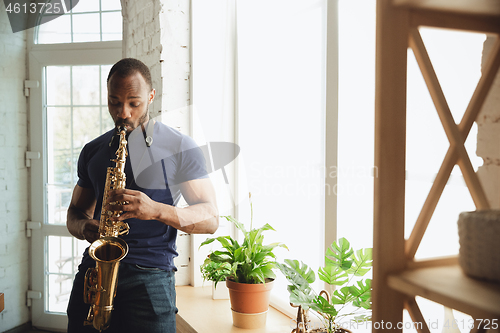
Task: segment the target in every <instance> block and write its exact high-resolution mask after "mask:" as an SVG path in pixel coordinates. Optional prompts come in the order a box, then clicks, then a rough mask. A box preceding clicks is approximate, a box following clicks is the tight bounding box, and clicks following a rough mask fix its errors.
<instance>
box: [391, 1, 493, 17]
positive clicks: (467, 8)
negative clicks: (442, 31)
mask: <svg viewBox="0 0 500 333" xmlns="http://www.w3.org/2000/svg"><path fill="white" fill-rule="evenodd" d="M393 3H394V5H396V6H406V7H410V8H415V9H425V10H432V11H442V12H448V13H457V14H471V15H479V16H497V17H500V2H499V1H498V0H394V2H393Z"/></svg>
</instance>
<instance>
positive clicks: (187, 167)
mask: <svg viewBox="0 0 500 333" xmlns="http://www.w3.org/2000/svg"><path fill="white" fill-rule="evenodd" d="M107 87H108V109H109V113H110V115H111V117H112V118H113V121H114V123H115V125H116V126H117V127H118V126H125V128H126V130H127V134H128V139H129V140H128V149H129V158H127V162H126V166H125V173H126V176H127V185H126V188H125V189H121V190H115V191H111V193H110V197H109V200H108V203H109V202H120V203H122V204H119V205H107V204H106V203H105V209H106V210H117V211H123V213H122V214H121V215H120V216H119V217H117V218H115V220H117V221H126V222H127V223H128V224H129V225H130V233H129V234H128V235H126V236H122V237H121V238H123V239H124V240H125V241H126V242H127V243H128V245H129V253H128V255H127V256H126V257H125V258H124V259H123V260H122V261H121V263H120V268H119V277H118V288H117V293H116V297H115V300H114V310H113V313H112V316H111V325H110V327H109V328H108V329H107V330H106V332H109V333H111V332H120V333H122V332H148V333H154V332H175V313H176V312H177V308H176V307H175V288H174V286H175V283H174V271H175V266H174V264H173V258H174V257H175V256H176V255H177V253H176V251H175V239H176V234H177V230H182V231H184V232H187V233H214V232H215V231H216V230H217V228H218V211H217V205H216V201H215V193H214V189H213V187H212V184H211V182H210V180H209V178H208V177H207V173H206V168H205V164H204V163H205V161H204V159H203V154H202V153H201V150H200V149H199V148H198V147H197V146H196V144H195V143H194V141H193V140H192V139H191V138H189V137H188V136H186V135H183V134H181V133H179V132H177V131H175V130H173V129H171V128H170V127H167V126H165V125H163V124H161V123H159V122H154V120H150V118H149V111H148V107H149V104H151V102H152V101H153V99H154V96H155V90H154V89H153V88H152V83H151V74H150V72H149V69H148V68H147V66H145V65H144V64H143V63H142V62H140V61H139V60H136V59H130V58H127V59H122V60H120V61H119V62H117V63H116V64H115V65H114V66H113V67H112V68H111V70H110V73H109V75H108V85H107ZM116 134H117V133H116V130H115V129H114V130H111V131H109V132H107V133H105V134H103V135H101V136H100V137H98V138H96V139H94V140H93V141H91V142H89V143H88V144H87V145H86V146H85V147H84V148H83V150H82V152H81V154H80V158H79V161H78V177H79V179H78V183H77V185H76V186H75V188H74V191H73V196H72V199H71V204H70V207H69V209H68V216H67V227H68V230H69V232H70V233H71V234H72V235H73V236H75V237H76V238H78V239H85V240H87V241H88V242H89V243H92V242H93V241H95V240H96V239H98V238H99V233H98V228H99V219H100V214H101V207H102V197H103V190H104V185H105V184H104V183H105V178H106V168H107V167H108V166H114V164H113V162H111V161H110V160H111V159H114V158H115V152H116V150H117V147H118V141H119V140H117V139H116V138H117V137H116ZM134 147H135V148H134ZM141 147H142V148H141ZM132 148H133V149H132ZM158 157H159V158H158ZM145 160H146V161H149V162H148V163H146V165H145V164H144V161H145ZM181 194H182V196H183V197H184V199H185V200H186V202H187V203H188V205H189V206H188V207H185V208H177V207H175V204H177V202H178V200H179V197H180V195H181ZM89 267H95V262H94V261H93V260H92V259H91V258H90V257H89V255H88V252H87V251H85V254H84V256H83V259H82V263H81V264H80V266H79V271H78V273H77V275H76V277H75V281H74V284H73V290H72V293H71V297H70V301H69V304H68V332H69V333H73V332H96V331H95V330H94V329H93V328H92V326H85V327H84V326H83V322H84V320H85V319H86V316H87V313H88V309H89V305H88V304H85V303H84V302H83V283H84V282H83V281H84V275H85V272H86V270H87V268H89Z"/></svg>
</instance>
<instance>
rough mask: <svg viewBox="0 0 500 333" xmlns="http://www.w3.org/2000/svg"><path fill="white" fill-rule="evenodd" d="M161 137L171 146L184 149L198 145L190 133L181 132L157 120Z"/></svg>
mask: <svg viewBox="0 0 500 333" xmlns="http://www.w3.org/2000/svg"><path fill="white" fill-rule="evenodd" d="M157 124H158V134H159V139H160V140H161V141H163V142H168V143H169V144H170V146H173V147H176V148H178V149H181V150H184V149H186V148H192V147H197V144H196V143H195V141H194V139H193V138H191V137H190V136H189V135H187V134H184V133H182V132H180V131H179V130H176V129H174V128H172V127H170V126H168V125H166V124H164V123H162V122H157Z"/></svg>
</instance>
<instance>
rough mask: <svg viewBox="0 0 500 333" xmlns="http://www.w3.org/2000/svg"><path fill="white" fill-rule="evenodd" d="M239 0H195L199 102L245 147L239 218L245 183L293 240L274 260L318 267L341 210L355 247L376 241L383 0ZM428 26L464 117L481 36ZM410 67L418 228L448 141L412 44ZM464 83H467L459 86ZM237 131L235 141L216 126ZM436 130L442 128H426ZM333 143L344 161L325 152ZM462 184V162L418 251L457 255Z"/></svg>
mask: <svg viewBox="0 0 500 333" xmlns="http://www.w3.org/2000/svg"><path fill="white" fill-rule="evenodd" d="M231 3H232V1H225V2H219V5H218V7H217V8H215V7H214V6H208V5H206V4H205V2H204V1H194V2H193V4H194V5H193V24H194V26H193V78H194V85H193V103H194V109H195V111H196V113H197V114H199V116H200V118H201V119H202V127H204V131H205V134H207V133H208V134H209V135H210V136H211V140H213V139H219V140H221V139H224V140H234V141H233V142H236V143H238V144H239V145H240V147H241V154H240V155H241V157H242V158H241V159H240V163H239V168H238V171H239V176H240V177H239V178H238V180H239V182H237V183H236V193H239V196H238V197H237V198H238V199H239V200H238V201H237V202H236V207H237V213H238V216H239V217H240V218H241V219H242V220H244V221H247V222H248V221H249V216H250V214H249V209H248V202H247V199H246V198H247V196H246V195H245V191H251V192H252V199H253V200H252V201H253V208H254V224H257V225H261V224H264V223H270V224H271V225H273V226H274V227H275V228H276V229H277V232H276V233H269V238H268V241H282V242H285V243H286V244H287V245H288V246H289V248H290V252H285V253H280V254H279V255H280V256H279V258H278V260H282V259H284V258H297V259H300V260H303V261H305V262H306V263H308V264H309V265H310V266H312V267H313V268H314V269H317V267H318V266H319V265H321V264H322V261H323V256H324V246H325V245H327V244H325V241H324V240H325V237H324V236H325V232H327V231H326V230H328V229H327V228H326V227H325V226H327V225H328V224H329V223H334V224H335V219H336V220H337V221H336V222H337V223H336V234H337V236H338V237H346V238H348V239H349V240H350V241H351V244H352V245H353V246H354V247H355V248H361V247H371V246H372V238H373V232H372V231H373V181H374V177H377V171H378V170H377V168H376V166H374V152H373V150H374V149H373V147H374V144H373V140H374V100H375V96H374V95H375V5H376V2H375V1H372V0H339V1H320V0H318V1H310V0H303V1H300V0H296V1H244V0H242V1H237V2H236V6H235V8H233V7H232V6H231ZM327 5H328V6H336V5H338V21H336V20H334V19H333V20H332V19H331V17H329V16H327V14H326V8H327ZM232 13H233V14H232ZM231 15H234V16H231ZM215 18H217V19H215ZM214 22H217V24H214ZM257 22H258V23H257ZM337 24H338V31H336V33H338V71H337V73H338V77H339V84H338V110H337V109H336V108H333V110H334V112H335V113H336V114H337V115H338V126H337V127H336V128H335V129H334V131H338V147H337V144H336V142H334V141H332V140H327V139H326V137H327V135H328V134H331V131H332V129H331V128H329V127H328V122H327V119H328V112H331V110H332V109H331V108H329V107H328V105H327V102H326V101H327V100H328V97H330V96H329V93H330V92H329V91H328V90H327V89H326V88H325V82H328V79H331V76H333V75H336V74H332V72H330V71H327V68H326V67H327V65H331V64H332V63H330V62H328V61H325V59H328V57H329V56H331V54H330V55H329V54H327V52H326V50H329V52H332V50H335V49H334V48H331V47H332V45H331V44H328V43H327V41H328V42H329V43H331V42H332V41H331V40H330V39H328V38H326V37H325V34H327V33H330V32H331V30H330V29H331V28H332V27H335V26H336V25H337ZM334 31H335V30H334ZM422 35H423V37H424V42H425V43H426V45H427V47H428V49H429V53H430V56H431V60H432V61H433V65H434V66H435V68H436V71H437V73H438V75H439V77H440V80H442V82H441V84H442V85H443V89H444V91H445V94H446V97H447V99H448V102H449V103H450V107H451V108H452V112H453V114H454V117H455V120H456V121H457V122H459V121H460V118H461V114H463V111H464V110H465V107H466V105H465V104H464V101H467V100H468V97H470V95H471V94H472V89H473V88H474V86H475V83H476V82H477V80H478V78H479V76H480V61H481V52H482V42H483V41H484V38H485V36H484V35H474V34H466V33H451V32H449V31H445V30H430V29H425V28H423V29H422ZM333 52H335V51H333ZM335 56H336V55H335ZM471 64H473V65H472V66H471ZM409 68H410V73H409V75H408V85H409V86H411V87H412V89H409V91H415V89H413V87H417V88H418V89H416V91H417V92H416V93H415V94H414V95H413V94H412V95H409V96H408V129H407V134H408V138H407V149H408V152H409V153H408V156H407V184H406V186H407V189H408V191H407V192H408V195H407V196H406V202H407V205H408V207H411V208H412V209H408V210H407V216H406V221H407V222H406V225H407V229H408V230H411V227H412V225H413V224H414V222H415V220H416V218H417V213H418V210H419V209H420V208H421V206H422V204H423V200H424V199H425V196H426V194H427V193H428V191H429V188H430V185H431V182H432V181H433V179H434V177H435V175H436V173H437V170H438V168H439V165H440V164H441V162H442V156H443V154H442V152H443V150H445V149H447V147H448V146H449V144H448V142H447V140H446V136H445V134H444V131H443V130H442V128H439V127H441V125H440V122H439V120H438V118H437V114H436V110H435V108H434V106H433V104H432V101H431V99H430V96H429V93H428V92H427V90H426V88H425V85H424V84H423V81H422V77H421V76H420V74H419V71H418V69H417V68H416V63H415V60H414V58H413V55H412V54H411V53H409ZM334 72H335V71H334ZM326 73H329V74H326ZM456 85H459V87H460V90H459V91H460V93H458V94H457V93H453V94H452V93H451V91H456V90H455V88H456ZM453 86H455V87H453ZM228 95H231V96H233V97H234V96H235V97H234V99H228V98H227V96H228ZM224 101H226V103H224ZM224 110H225V111H224ZM228 110H229V111H228ZM224 112H225V113H224ZM210 117H212V118H211V119H210ZM233 124H234V125H233ZM233 130H234V133H233V135H232V137H230V138H229V139H228V138H227V137H225V138H222V137H221V136H219V137H218V136H217V135H218V133H228V132H231V131H233ZM431 132H432V133H436V132H437V133H442V135H439V134H438V136H425V135H422V133H431ZM231 133H232V132H231ZM475 133H476V129H475V128H474V129H473V130H472V132H471V134H470V135H469V138H468V140H467V142H466V146H467V149H468V151H469V155H470V156H471V158H472V159H473V164H474V167H475V168H477V167H478V166H479V165H480V164H481V160H480V159H479V158H477V157H475V153H474V151H475V146H476V134H475ZM335 136H336V135H334V137H335ZM337 148H338V150H337ZM332 151H333V152H334V153H335V154H336V155H337V154H338V164H332V163H329V162H327V160H328V159H327V158H325V157H326V156H327V154H328V153H331V152H332ZM328 177H332V178H335V180H336V182H337V184H336V185H335V186H334V187H329V186H328V185H327V184H328V183H327V182H325V179H327V180H328ZM466 191H467V188H466V187H465V184H464V181H463V177H462V176H461V173H460V170H458V169H455V170H454V171H453V173H452V178H451V180H450V182H449V183H448V185H447V187H446V189H445V195H444V196H443V198H442V199H441V202H440V203H439V205H438V207H437V210H436V214H435V215H434V218H433V221H431V227H430V228H431V230H429V231H430V233H429V234H428V235H426V237H427V239H426V238H424V240H423V242H424V243H426V244H423V246H422V249H424V248H427V249H429V248H431V251H432V252H424V251H419V252H418V253H417V257H419V258H424V257H429V256H439V255H449V254H456V253H457V251H458V240H457V232H456V219H455V218H454V217H457V216H458V212H460V211H463V210H468V209H474V206H473V204H472V201H471V200H470V199H468V195H467V193H466ZM331 193H333V194H334V196H335V198H336V200H337V205H336V206H337V207H338V213H337V214H336V216H335V217H334V218H331V217H329V216H327V214H326V212H327V210H328V208H329V207H328V199H327V198H328V195H329V194H331ZM333 204H335V202H333ZM432 229H434V230H432ZM443 230H444V233H443ZM328 232H330V233H332V232H331V231H328ZM443 234H445V235H448V236H447V237H443V236H442V235H443ZM327 236H328V235H327ZM428 244H434V246H428ZM285 290H286V289H285V288H284V287H283V286H279V285H278V286H277V287H275V290H274V293H275V295H276V294H279V295H278V296H279V297H282V299H286V297H287V293H286V291H285ZM280 292H282V293H281V294H280ZM421 302H424V301H421ZM424 311H425V315H426V316H427V315H429V316H430V317H429V319H430V320H435V319H436V318H439V320H440V322H441V323H443V322H444V320H442V319H443V318H444V317H443V316H444V310H443V308H442V307H439V306H436V305H435V304H431V303H429V304H428V305H427V306H426V307H425V310H424ZM455 316H461V315H460V314H455ZM442 328H443V327H442V326H440V327H439V330H441V329H442ZM357 331H360V332H364V331H370V329H369V328H366V329H364V328H363V327H360V328H359V330H357ZM435 332H437V330H435Z"/></svg>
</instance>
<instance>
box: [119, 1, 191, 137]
mask: <svg viewBox="0 0 500 333" xmlns="http://www.w3.org/2000/svg"><path fill="white" fill-rule="evenodd" d="M121 1H122V12H123V17H124V26H123V31H124V32H125V34H124V48H123V49H124V54H123V56H124V57H132V58H137V59H140V60H142V61H143V62H144V63H145V64H146V65H147V66H149V68H150V69H151V75H152V80H153V87H154V88H155V89H156V97H155V101H154V102H153V104H152V106H151V107H150V112H151V116H152V117H156V116H158V115H161V114H165V113H168V112H176V113H179V110H182V112H181V118H179V117H173V118H172V119H173V120H174V121H175V122H176V123H175V124H169V125H171V126H172V127H181V128H182V130H183V132H185V133H188V130H189V129H188V128H184V127H186V123H189V112H188V111H187V110H188V107H189V105H190V91H189V89H190V81H189V80H190V75H191V63H190V7H189V3H190V1H187V0H161V1H151V0H134V1H132V0H121ZM160 42H161V44H160Z"/></svg>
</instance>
